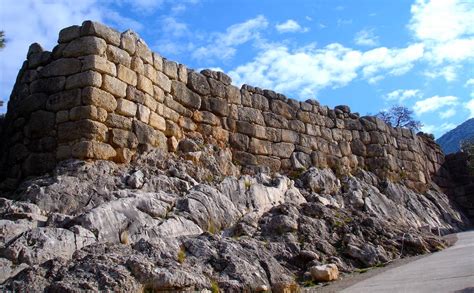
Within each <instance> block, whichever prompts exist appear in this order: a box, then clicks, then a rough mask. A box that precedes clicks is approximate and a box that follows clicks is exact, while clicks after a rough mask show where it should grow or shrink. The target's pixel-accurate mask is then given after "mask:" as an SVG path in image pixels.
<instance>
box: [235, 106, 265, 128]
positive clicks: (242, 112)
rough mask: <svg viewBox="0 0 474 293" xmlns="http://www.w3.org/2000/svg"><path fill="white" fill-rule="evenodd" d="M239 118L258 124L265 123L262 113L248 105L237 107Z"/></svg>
mask: <svg viewBox="0 0 474 293" xmlns="http://www.w3.org/2000/svg"><path fill="white" fill-rule="evenodd" d="M239 120H241V121H246V122H251V123H255V124H258V125H265V120H264V118H263V115H262V113H261V112H260V111H259V110H257V109H253V108H249V107H242V108H239Z"/></svg>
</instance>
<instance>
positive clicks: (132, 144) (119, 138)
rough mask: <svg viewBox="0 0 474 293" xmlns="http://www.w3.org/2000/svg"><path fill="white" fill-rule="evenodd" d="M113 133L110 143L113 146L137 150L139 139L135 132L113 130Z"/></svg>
mask: <svg viewBox="0 0 474 293" xmlns="http://www.w3.org/2000/svg"><path fill="white" fill-rule="evenodd" d="M111 133H112V135H111V139H110V142H111V143H112V146H115V147H119V148H129V149H135V148H137V146H138V138H137V136H136V135H135V134H134V133H133V132H131V131H127V130H123V129H112V131H111Z"/></svg>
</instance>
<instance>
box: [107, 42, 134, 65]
mask: <svg viewBox="0 0 474 293" xmlns="http://www.w3.org/2000/svg"><path fill="white" fill-rule="evenodd" d="M106 53H107V59H108V60H109V61H111V62H113V63H115V64H122V65H124V66H126V67H130V65H131V63H132V57H130V55H129V54H128V53H127V51H125V50H122V49H120V48H118V47H115V46H112V45H107V50H106Z"/></svg>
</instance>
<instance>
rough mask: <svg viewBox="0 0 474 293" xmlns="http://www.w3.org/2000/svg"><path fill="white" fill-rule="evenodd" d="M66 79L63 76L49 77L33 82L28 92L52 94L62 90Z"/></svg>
mask: <svg viewBox="0 0 474 293" xmlns="http://www.w3.org/2000/svg"><path fill="white" fill-rule="evenodd" d="M65 84H66V78H65V77H64V76H57V77H50V78H43V79H38V80H35V81H33V82H32V83H31V85H30V92H31V93H32V94H34V93H46V94H53V93H57V92H59V91H61V90H63V89H64V85H65Z"/></svg>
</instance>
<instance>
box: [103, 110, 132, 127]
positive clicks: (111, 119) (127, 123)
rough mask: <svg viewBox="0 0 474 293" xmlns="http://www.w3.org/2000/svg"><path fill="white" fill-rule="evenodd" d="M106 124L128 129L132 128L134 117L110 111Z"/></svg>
mask: <svg viewBox="0 0 474 293" xmlns="http://www.w3.org/2000/svg"><path fill="white" fill-rule="evenodd" d="M105 124H106V125H107V126H109V127H113V128H121V129H126V130H129V129H132V119H130V118H128V117H124V116H120V115H117V114H115V113H110V114H109V115H108V116H107V120H106V121H105Z"/></svg>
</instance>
